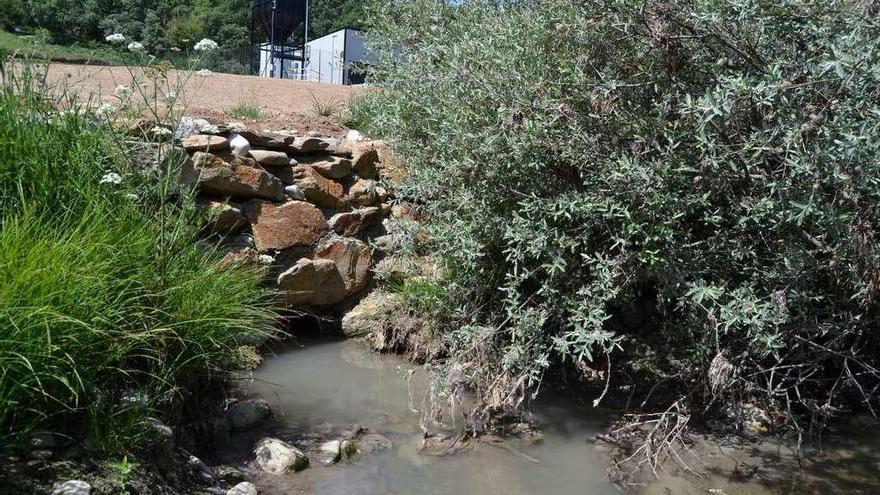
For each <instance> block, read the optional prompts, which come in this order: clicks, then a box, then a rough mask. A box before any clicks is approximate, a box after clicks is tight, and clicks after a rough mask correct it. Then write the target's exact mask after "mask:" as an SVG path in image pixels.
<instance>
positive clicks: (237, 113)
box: [229, 101, 263, 120]
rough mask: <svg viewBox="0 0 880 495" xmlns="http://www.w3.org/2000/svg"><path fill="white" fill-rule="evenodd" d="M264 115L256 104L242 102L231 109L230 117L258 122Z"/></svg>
mask: <svg viewBox="0 0 880 495" xmlns="http://www.w3.org/2000/svg"><path fill="white" fill-rule="evenodd" d="M262 114H263V113H262V112H261V111H260V107H258V106H257V105H256V104H254V103H250V102H246V101H241V102H239V103H238V104H237V105H235V106H234V107H232V108H230V109H229V115H231V116H233V117H235V118H237V119H250V120H257V119H259V118H260V116H261V115H262Z"/></svg>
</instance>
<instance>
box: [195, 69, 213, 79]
mask: <svg viewBox="0 0 880 495" xmlns="http://www.w3.org/2000/svg"><path fill="white" fill-rule="evenodd" d="M196 75H197V76H201V77H211V76H213V75H214V73H213V72H211V70H210V69H202V70H200V71H198V72H196Z"/></svg>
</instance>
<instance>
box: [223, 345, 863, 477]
mask: <svg viewBox="0 0 880 495" xmlns="http://www.w3.org/2000/svg"><path fill="white" fill-rule="evenodd" d="M425 375H426V373H425V371H424V370H423V369H422V368H421V367H419V366H417V365H414V364H411V363H408V362H406V361H404V360H402V359H400V358H399V357H396V356H391V355H380V354H376V353H374V352H372V351H371V350H369V349H368V348H367V347H366V346H365V345H364V344H362V343H359V342H356V341H330V342H327V341H323V342H317V343H310V344H309V345H308V346H306V347H303V348H301V349H292V350H282V351H279V352H278V353H277V354H275V355H272V356H269V357H267V359H266V360H265V362H264V364H263V365H262V366H261V367H260V368H259V369H258V370H256V371H255V372H254V373H253V376H252V380H247V381H245V382H244V383H243V384H242V388H243V390H244V392H245V393H246V394H248V395H250V396H253V397H259V398H263V399H265V400H267V401H268V402H269V403H270V404H271V406H272V409H273V412H274V419H273V421H272V422H271V423H270V424H268V425H265V426H264V427H263V428H261V429H259V430H256V431H251V432H247V433H244V434H239V435H238V436H237V437H236V438H235V439H234V440H233V442H234V443H235V444H237V445H238V447H237V448H234V449H232V451H233V452H238V455H237V456H236V455H232V454H230V456H229V457H228V458H227V459H225V460H226V461H227V462H229V463H232V464H237V465H240V466H246V465H247V462H248V455H249V450H248V447H247V446H248V445H253V443H254V442H255V441H256V440H258V439H259V438H260V437H262V436H264V435H267V434H268V435H271V436H275V437H278V438H281V439H284V440H285V441H288V442H290V443H292V444H294V445H296V446H298V447H300V448H302V449H303V450H306V451H309V450H314V447H315V446H316V445H319V444H320V443H322V442H324V441H326V440H333V439H337V438H340V437H342V436H344V435H345V432H347V431H351V429H352V426H353V425H359V426H360V427H363V428H365V429H366V430H367V431H368V432H370V433H378V434H381V435H382V436H384V437H385V438H387V440H390V443H391V446H390V448H386V449H380V450H374V451H370V452H365V453H362V454H360V455H357V456H356V457H355V458H354V459H351V460H347V461H342V462H341V463H339V464H335V465H322V464H321V463H319V462H314V460H313V462H312V463H311V466H310V467H309V468H308V469H305V470H303V471H300V472H297V473H292V474H289V475H284V476H276V475H270V474H266V473H260V472H256V471H251V475H252V476H253V477H254V478H255V480H254V481H255V483H256V484H257V486H258V487H259V488H260V493H261V494H264V495H274V494H278V495H280V494H300V493H302V494H305V493H309V494H333V495H337V494H346V495H361V494H437V495H439V494H511V495H526V494H546V495H550V494H553V495H566V494H579V495H584V494H586V495H610V494H621V493H623V491H622V490H621V489H620V488H618V487H616V486H614V485H613V484H612V483H610V482H609V481H608V479H607V477H606V467H607V465H608V458H607V455H605V454H604V453H603V452H601V451H600V450H599V449H598V448H597V446H596V445H595V444H593V443H591V442H590V441H588V440H589V439H590V438H591V437H593V436H594V435H595V434H597V433H599V432H600V431H601V428H602V426H603V425H605V424H607V421H608V416H607V415H605V414H603V413H602V412H597V410H595V409H592V408H591V407H589V406H588V405H583V406H582V405H578V404H576V403H573V402H572V401H565V400H562V399H553V398H550V399H547V398H544V397H542V398H541V400H539V401H537V402H538V403H537V404H536V405H535V406H534V408H533V414H534V418H535V419H536V420H537V421H538V423H539V424H540V426H541V428H542V432H543V434H544V437H543V440H542V441H540V442H526V441H522V440H507V441H504V442H496V443H492V442H479V443H476V444H475V445H473V446H472V447H471V448H468V449H466V450H464V451H461V452H458V453H456V454H450V455H425V453H423V452H420V451H419V450H418V446H419V445H420V443H421V440H422V433H421V430H420V429H419V420H420V417H421V412H420V408H421V407H422V404H423V397H424V390H426V382H427V378H426V376H425ZM866 432H867V433H868V435H867V436H866V435H865V433H866ZM859 435H861V440H867V442H859V443H858V446H857V445H856V444H855V443H854V442H846V441H841V442H838V443H836V444H835V443H829V445H826V449H825V452H824V453H823V455H822V456H821V457H820V458H817V459H814V460H811V461H809V462H798V461H797V459H796V457H795V456H793V455H792V453H790V452H789V451H786V450H784V449H781V448H780V447H779V446H778V445H765V444H760V445H749V446H746V448H741V449H735V450H730V451H727V450H725V449H724V448H721V447H717V446H715V445H712V446H711V447H707V448H706V452H708V453H709V457H711V458H712V459H711V460H709V461H708V465H706V466H703V468H702V471H701V473H702V476H701V477H699V478H697V477H682V476H675V475H669V474H663V475H661V476H660V479H659V480H657V481H654V482H651V483H649V484H648V485H646V486H643V487H641V488H638V489H637V490H636V493H639V494H644V495H661V494H662V495H679V494H681V495H689V494H694V495H696V494H706V493H712V494H715V495H771V494H792V495H793V494H798V495H803V494H813V493H815V494H822V495H829V494H835V493H841V494H843V493H846V494H859V495H861V494H865V495H867V494H875V495H876V494H880V429H878V428H877V427H876V426H871V427H869V429H865V428H861V429H860V431H858V432H856V433H855V434H854V435H846V436H844V437H843V438H845V439H846V438H849V439H857V438H859ZM715 451H719V452H720V454H719V453H718V452H715Z"/></svg>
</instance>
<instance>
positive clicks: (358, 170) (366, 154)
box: [351, 143, 379, 179]
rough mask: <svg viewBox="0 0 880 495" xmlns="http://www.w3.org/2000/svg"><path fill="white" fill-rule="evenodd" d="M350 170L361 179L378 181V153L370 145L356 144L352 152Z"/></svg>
mask: <svg viewBox="0 0 880 495" xmlns="http://www.w3.org/2000/svg"><path fill="white" fill-rule="evenodd" d="M351 161H352V170H354V173H355V174H357V176H358V177H361V178H363V179H378V178H379V169H378V168H377V167H376V163H378V162H379V152H378V150H376V148H374V147H373V145H372V144H368V143H357V145H355V146H354V148H353V151H352V159H351Z"/></svg>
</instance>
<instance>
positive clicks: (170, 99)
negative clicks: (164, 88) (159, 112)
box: [165, 91, 177, 103]
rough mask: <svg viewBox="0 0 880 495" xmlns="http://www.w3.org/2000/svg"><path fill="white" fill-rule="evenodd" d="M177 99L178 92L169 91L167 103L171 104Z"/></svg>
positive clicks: (166, 95) (166, 94)
mask: <svg viewBox="0 0 880 495" xmlns="http://www.w3.org/2000/svg"><path fill="white" fill-rule="evenodd" d="M176 99H177V92H176V91H169V92H167V93H165V101H167V102H169V103H170V102H173V101H174V100H176Z"/></svg>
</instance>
